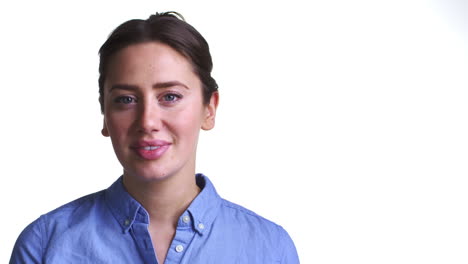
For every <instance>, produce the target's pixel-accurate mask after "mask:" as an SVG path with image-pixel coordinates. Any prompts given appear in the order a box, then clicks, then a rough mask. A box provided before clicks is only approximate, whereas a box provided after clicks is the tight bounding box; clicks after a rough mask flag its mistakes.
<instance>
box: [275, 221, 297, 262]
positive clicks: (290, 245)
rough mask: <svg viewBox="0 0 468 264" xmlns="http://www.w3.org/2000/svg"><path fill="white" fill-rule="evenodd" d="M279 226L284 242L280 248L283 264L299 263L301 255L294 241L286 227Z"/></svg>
mask: <svg viewBox="0 0 468 264" xmlns="http://www.w3.org/2000/svg"><path fill="white" fill-rule="evenodd" d="M279 228H280V236H281V242H282V243H280V244H281V246H282V248H281V249H280V250H281V251H282V257H281V264H299V256H298V255H297V251H296V246H294V242H293V241H292V239H291V237H290V236H289V234H288V232H286V230H284V228H282V227H281V226H280V227H279Z"/></svg>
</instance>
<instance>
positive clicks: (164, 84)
mask: <svg viewBox="0 0 468 264" xmlns="http://www.w3.org/2000/svg"><path fill="white" fill-rule="evenodd" d="M173 86H182V87H184V88H185V89H189V88H188V86H187V85H185V84H183V83H181V82H179V81H168V82H158V83H155V84H153V89H161V88H169V87H173ZM114 89H119V90H129V91H135V90H138V85H131V84H114V85H112V86H111V88H110V89H109V92H111V91H112V90H114Z"/></svg>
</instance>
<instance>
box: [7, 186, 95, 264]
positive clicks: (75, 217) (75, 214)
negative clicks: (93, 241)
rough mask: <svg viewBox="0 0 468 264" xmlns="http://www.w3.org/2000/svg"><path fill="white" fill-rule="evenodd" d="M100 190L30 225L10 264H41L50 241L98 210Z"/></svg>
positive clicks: (16, 245) (17, 245)
mask: <svg viewBox="0 0 468 264" xmlns="http://www.w3.org/2000/svg"><path fill="white" fill-rule="evenodd" d="M102 199H103V191H100V192H97V193H93V194H89V195H86V196H83V197H81V198H78V199H76V200H74V201H72V202H69V203H67V204H65V205H62V206H60V207H58V208H56V209H54V210H52V211H50V212H48V213H46V214H44V215H41V216H40V217H39V218H38V219H36V220H35V221H33V222H32V223H31V224H29V225H28V226H27V227H26V228H25V229H24V230H23V231H22V232H21V234H20V235H19V237H18V239H17V240H16V243H15V246H14V248H13V253H12V255H11V260H10V263H41V260H42V256H43V254H44V251H45V250H46V249H47V247H48V245H49V242H50V240H51V239H52V238H53V237H54V236H57V235H61V234H64V233H65V231H69V230H70V226H72V225H76V224H78V225H79V222H80V221H81V222H82V221H83V219H86V218H87V216H88V215H90V214H92V212H93V211H94V208H95V207H100V204H101V203H100V201H101V200H102Z"/></svg>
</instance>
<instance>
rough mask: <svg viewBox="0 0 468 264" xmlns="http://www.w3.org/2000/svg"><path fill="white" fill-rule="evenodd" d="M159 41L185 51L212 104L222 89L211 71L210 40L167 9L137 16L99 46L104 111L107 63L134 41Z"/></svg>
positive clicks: (206, 98) (204, 99)
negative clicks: (162, 11) (146, 16)
mask: <svg viewBox="0 0 468 264" xmlns="http://www.w3.org/2000/svg"><path fill="white" fill-rule="evenodd" d="M151 41H158V42H161V43H163V44H166V45H168V46H170V47H171V48H173V49H175V50H176V51H177V52H179V53H180V54H182V55H183V56H184V57H185V58H187V60H188V61H189V62H190V64H191V65H192V67H193V71H194V73H195V74H196V75H197V76H198V78H200V81H201V83H202V90H203V103H204V104H208V103H209V101H210V98H211V95H212V94H213V93H214V92H216V91H218V85H217V84H216V81H215V79H214V78H213V77H211V70H212V69H213V62H212V60H211V54H210V50H209V47H208V43H207V42H206V40H205V39H204V38H203V36H202V35H201V34H200V33H199V32H198V31H197V30H196V29H195V28H194V27H192V26H191V25H190V24H188V23H187V22H185V20H184V18H183V16H182V15H180V14H179V13H177V12H164V13H156V14H154V15H151V16H150V17H149V18H148V19H146V20H142V19H133V20H129V21H127V22H124V23H123V24H121V25H120V26H118V27H117V28H116V29H115V30H114V31H113V32H112V33H111V34H110V36H109V38H108V39H107V40H106V42H104V44H103V45H102V46H101V48H100V49H99V58H100V61H99V103H100V104H101V112H102V113H104V82H105V80H106V73H107V66H108V63H109V60H110V58H111V57H112V55H113V54H115V53H116V52H118V51H119V50H121V49H123V48H125V47H128V46H130V45H133V44H139V43H144V42H151Z"/></svg>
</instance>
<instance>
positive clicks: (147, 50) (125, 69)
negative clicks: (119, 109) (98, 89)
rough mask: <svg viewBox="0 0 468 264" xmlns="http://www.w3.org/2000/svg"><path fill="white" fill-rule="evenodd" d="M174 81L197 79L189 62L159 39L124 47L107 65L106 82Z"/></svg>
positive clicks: (187, 81) (194, 80)
mask: <svg viewBox="0 0 468 264" xmlns="http://www.w3.org/2000/svg"><path fill="white" fill-rule="evenodd" d="M174 80H177V81H181V82H185V83H194V82H195V83H196V82H199V80H198V77H197V76H196V75H195V74H194V73H193V70H192V65H191V64H190V62H189V61H188V60H187V59H186V58H185V57H184V56H182V55H181V54H180V53H179V52H177V51H176V50H174V49H173V48H171V47H169V46H168V45H166V44H163V43H160V42H147V43H140V44H133V45H130V46H128V47H125V48H123V49H122V50H120V51H118V52H116V53H115V54H114V55H113V56H112V57H111V59H110V60H109V64H108V67H107V78H106V84H109V83H119V82H123V83H128V84H138V83H145V82H161V81H174ZM106 86H107V85H106Z"/></svg>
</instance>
